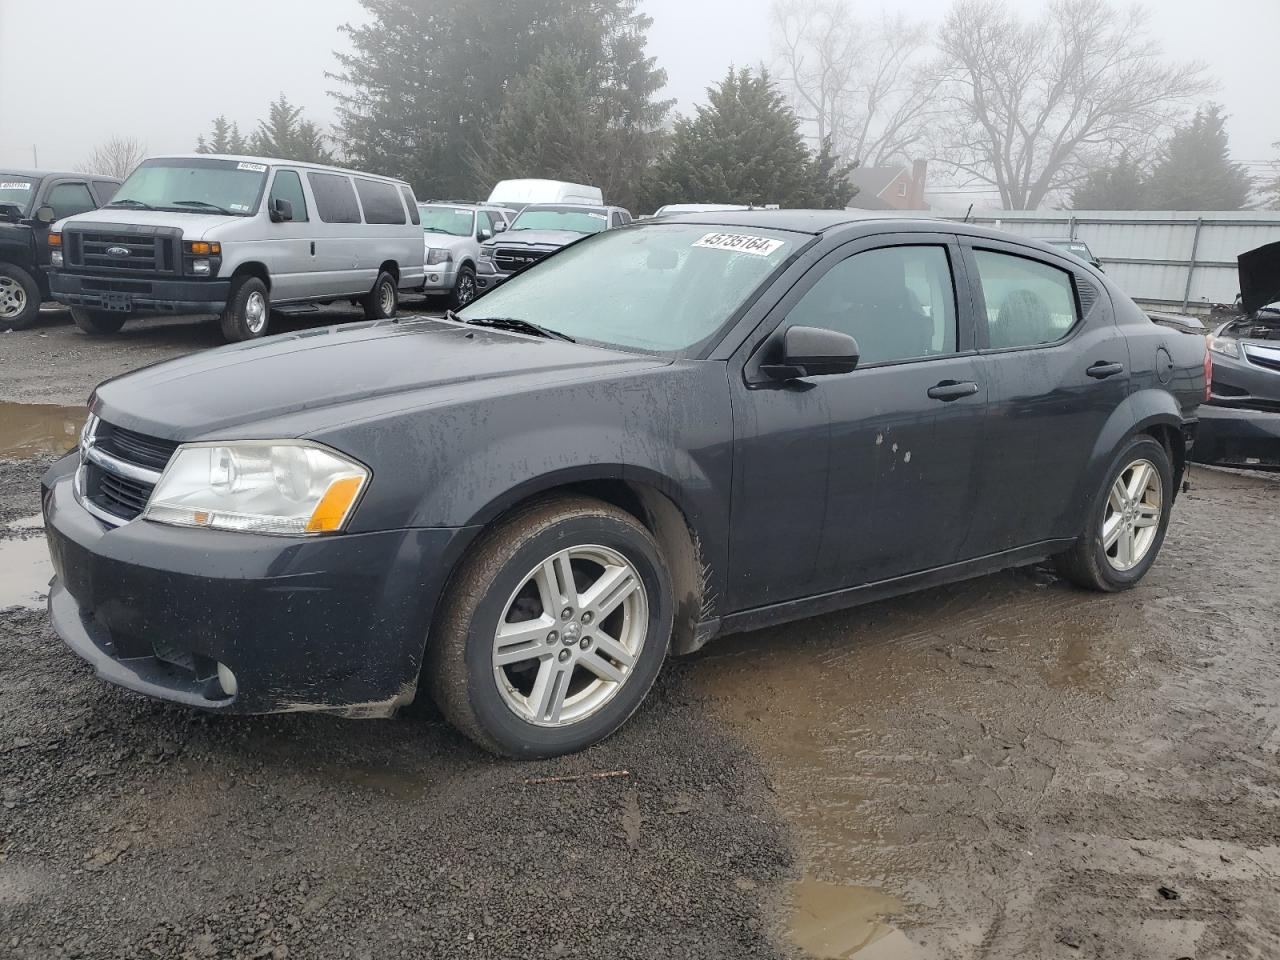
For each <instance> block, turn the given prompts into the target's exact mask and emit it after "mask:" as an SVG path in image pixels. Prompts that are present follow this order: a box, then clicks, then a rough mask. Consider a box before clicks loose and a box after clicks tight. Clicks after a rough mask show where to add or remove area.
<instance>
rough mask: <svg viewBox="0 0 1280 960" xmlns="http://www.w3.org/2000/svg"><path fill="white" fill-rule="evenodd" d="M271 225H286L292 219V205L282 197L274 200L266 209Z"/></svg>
mask: <svg viewBox="0 0 1280 960" xmlns="http://www.w3.org/2000/svg"><path fill="white" fill-rule="evenodd" d="M267 215H268V216H270V217H271V222H272V223H288V222H289V221H291V220H292V219H293V204H292V203H290V202H289V201H288V200H285V199H284V198H282V197H276V198H274V199H273V200H272V201H271V203H270V204H269V205H268V208H267Z"/></svg>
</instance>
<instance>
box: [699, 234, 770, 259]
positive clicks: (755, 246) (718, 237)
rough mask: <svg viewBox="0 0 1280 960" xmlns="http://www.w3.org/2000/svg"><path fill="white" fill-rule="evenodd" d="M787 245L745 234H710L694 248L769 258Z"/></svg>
mask: <svg viewBox="0 0 1280 960" xmlns="http://www.w3.org/2000/svg"><path fill="white" fill-rule="evenodd" d="M785 243H786V241H785V240H771V239H769V238H768V237H752V236H748V235H747V234H745V233H708V234H707V235H706V236H704V237H703V238H702V239H701V240H698V241H697V242H696V243H694V246H695V247H706V248H708V249H710V250H732V251H734V252H736V253H752V254H755V255H756V256H757V257H767V256H769V254H771V253H773V252H774V251H775V250H777V249H778V248H779V247H781V246H783V245H784V244H785Z"/></svg>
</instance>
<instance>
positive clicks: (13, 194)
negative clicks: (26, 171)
mask: <svg viewBox="0 0 1280 960" xmlns="http://www.w3.org/2000/svg"><path fill="white" fill-rule="evenodd" d="M35 185H36V182H35V181H34V180H32V179H31V178H30V177H19V176H17V175H15V174H12V173H0V203H11V204H13V205H14V206H15V207H17V208H18V209H19V210H21V211H22V212H23V213H26V212H27V207H28V206H29V205H30V204H31V198H32V197H34V196H35V194H36V191H35Z"/></svg>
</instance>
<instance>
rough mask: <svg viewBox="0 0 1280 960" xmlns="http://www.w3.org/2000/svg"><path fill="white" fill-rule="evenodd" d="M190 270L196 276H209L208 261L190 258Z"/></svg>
mask: <svg viewBox="0 0 1280 960" xmlns="http://www.w3.org/2000/svg"><path fill="white" fill-rule="evenodd" d="M191 272H192V274H193V275H195V276H197V277H207V276H209V261H208V260H192V261H191Z"/></svg>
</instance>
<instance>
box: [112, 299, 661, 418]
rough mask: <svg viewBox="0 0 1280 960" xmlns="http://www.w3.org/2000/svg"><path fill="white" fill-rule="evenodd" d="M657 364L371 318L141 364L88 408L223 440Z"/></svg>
mask: <svg viewBox="0 0 1280 960" xmlns="http://www.w3.org/2000/svg"><path fill="white" fill-rule="evenodd" d="M666 362H667V361H665V360H655V359H654V358H652V357H641V356H636V355H635V354H629V353H622V352H619V351H614V350H608V349H604V348H600V347H592V346H587V345H585V344H576V343H569V342H567V341H563V340H544V339H540V338H536V337H531V336H524V335H520V334H514V333H508V332H506V331H501V330H495V329H491V328H482V327H469V326H466V325H464V324H462V323H457V322H451V321H446V320H435V319H430V318H413V319H411V320H407V321H406V320H399V321H397V320H379V321H373V322H369V323H353V324H344V325H342V326H336V327H328V328H321V329H315V330H305V331H300V332H299V333H296V334H288V335H282V336H277V337H268V338H267V339H265V340H259V341H256V342H251V343H243V344H234V345H232V346H227V347H221V348H218V349H215V350H209V351H205V352H204V353H198V354H192V355H191V356H187V357H182V358H180V359H177V360H168V361H165V362H162V363H159V364H155V365H154V366H150V367H144V368H143V369H141V370H136V371H134V372H133V373H128V374H125V375H124V376H121V377H118V378H116V379H114V380H109V381H107V382H106V383H104V384H101V385H100V386H99V387H98V389H97V390H96V391H95V392H94V398H93V400H92V401H91V407H92V410H93V412H94V413H96V414H97V415H98V416H100V417H102V418H103V419H104V420H106V421H107V422H109V423H113V424H116V425H117V426H121V427H125V428H126V429H129V430H136V431H138V432H140V433H146V434H150V435H152V436H158V437H165V438H168V439H171V440H178V441H183V440H194V439H200V438H214V437H217V438H218V439H225V438H227V436H228V433H227V431H228V430H229V429H234V428H247V429H241V431H240V434H239V435H240V436H241V437H242V438H244V439H261V438H262V437H264V436H274V435H281V436H302V435H304V434H307V433H311V432H315V431H318V430H324V429H327V428H330V427H333V426H335V425H337V424H339V423H343V422H346V421H350V420H358V419H362V418H364V417H367V416H376V415H377V414H378V413H379V412H387V411H391V410H403V409H405V408H408V407H429V406H432V405H435V404H439V403H445V402H449V401H452V400H458V399H460V398H462V397H463V396H464V395H467V396H472V395H477V394H480V393H483V394H485V395H489V396H491V395H492V394H493V393H495V392H502V391H512V390H518V389H521V388H525V387H528V386H530V385H545V384H546V383H547V382H548V381H550V380H557V379H559V380H575V379H582V378H584V377H593V376H599V375H602V373H603V372H605V371H607V372H619V373H621V372H627V371H630V370H633V369H644V368H646V367H653V366H661V365H665V363H666ZM255 428H256V429H255ZM281 428H283V429H286V430H287V432H284V433H280V434H272V433H271V432H270V430H271V429H281Z"/></svg>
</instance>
